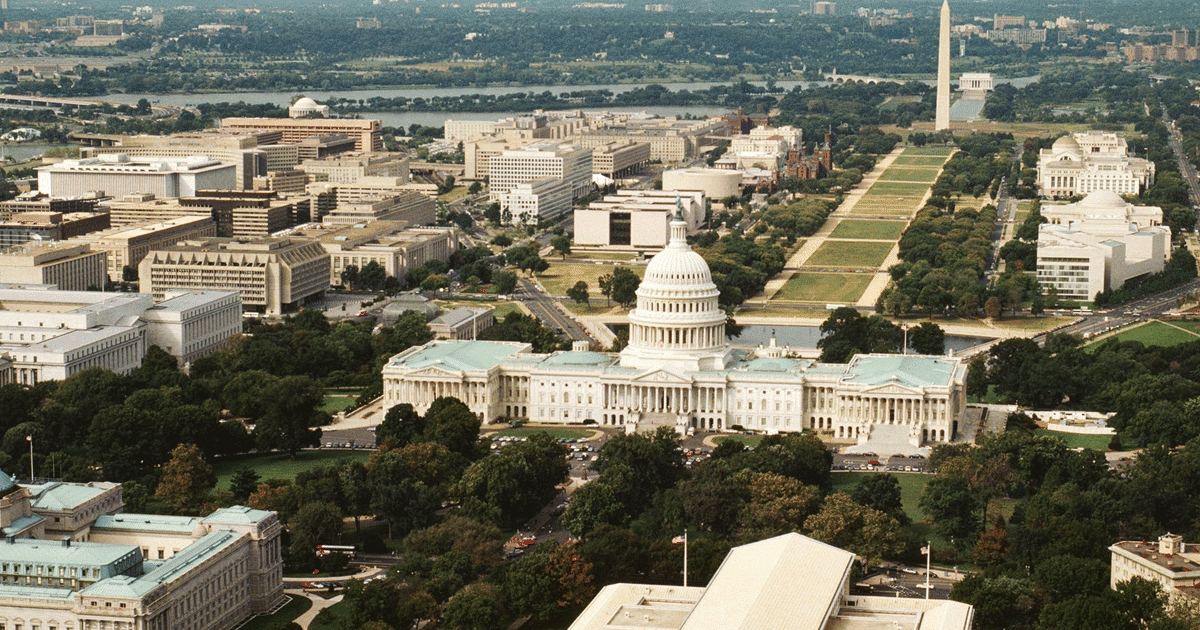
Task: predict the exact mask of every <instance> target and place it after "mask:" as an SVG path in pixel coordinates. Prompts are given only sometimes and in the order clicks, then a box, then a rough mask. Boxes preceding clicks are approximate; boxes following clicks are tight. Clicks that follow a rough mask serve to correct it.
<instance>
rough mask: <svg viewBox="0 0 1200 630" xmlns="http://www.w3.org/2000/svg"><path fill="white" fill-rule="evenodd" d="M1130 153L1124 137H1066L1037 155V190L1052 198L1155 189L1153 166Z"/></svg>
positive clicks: (1107, 134) (1090, 133) (1095, 134)
mask: <svg viewBox="0 0 1200 630" xmlns="http://www.w3.org/2000/svg"><path fill="white" fill-rule="evenodd" d="M1128 152H1129V145H1128V143H1126V141H1125V137H1124V136H1122V135H1121V134H1118V133H1114V132H1111V131H1085V132H1082V133H1076V134H1071V135H1066V136H1063V137H1061V138H1059V139H1058V140H1055V141H1054V145H1053V146H1051V147H1050V148H1049V149H1042V150H1041V151H1040V152H1039V153H1038V167H1037V170H1038V188H1039V189H1040V190H1041V194H1042V196H1043V197H1049V198H1062V197H1072V196H1075V195H1086V194H1088V193H1091V192H1095V191H1098V190H1107V191H1109V192H1114V193H1117V194H1119V195H1136V194H1139V193H1141V192H1142V191H1144V190H1146V189H1147V188H1149V187H1150V186H1153V185H1154V162H1151V161H1149V160H1145V159H1142V158H1138V157H1131V156H1129V155H1128Z"/></svg>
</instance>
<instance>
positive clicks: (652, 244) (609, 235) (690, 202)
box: [574, 190, 706, 251]
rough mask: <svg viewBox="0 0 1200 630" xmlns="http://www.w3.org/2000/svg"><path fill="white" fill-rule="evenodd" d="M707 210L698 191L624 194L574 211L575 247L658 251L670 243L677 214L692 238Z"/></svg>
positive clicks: (621, 192) (646, 191)
mask: <svg viewBox="0 0 1200 630" xmlns="http://www.w3.org/2000/svg"><path fill="white" fill-rule="evenodd" d="M705 208H706V203H705V199H704V193H703V192H700V191H696V190H692V191H675V190H621V191H618V192H617V193H616V194H613V195H607V196H605V197H604V199H602V200H600V201H594V202H592V203H591V204H589V205H588V207H587V208H580V209H578V210H576V211H575V236H574V239H575V247H578V248H586V247H600V248H628V249H635V250H639V251H657V250H660V249H662V248H663V247H665V246H666V244H667V242H668V240H669V239H670V236H671V220H672V219H673V218H674V216H675V214H676V211H677V210H678V211H679V216H681V217H682V218H683V221H684V223H686V224H687V234H688V235H692V234H695V233H696V231H697V230H699V228H700V224H701V222H703V221H704V214H705Z"/></svg>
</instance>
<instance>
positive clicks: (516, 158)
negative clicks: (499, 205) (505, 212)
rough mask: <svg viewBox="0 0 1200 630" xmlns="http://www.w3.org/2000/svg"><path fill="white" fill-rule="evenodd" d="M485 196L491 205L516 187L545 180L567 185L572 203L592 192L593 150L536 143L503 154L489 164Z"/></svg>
mask: <svg viewBox="0 0 1200 630" xmlns="http://www.w3.org/2000/svg"><path fill="white" fill-rule="evenodd" d="M488 172H489V180H488V192H489V194H490V196H491V199H492V201H500V202H503V199H504V195H505V194H507V193H508V192H509V191H510V190H512V189H513V188H514V187H516V186H517V184H524V183H527V182H532V181H534V180H537V179H542V178H544V177H554V178H558V179H561V180H563V181H565V182H567V185H568V186H569V187H570V189H571V197H572V199H578V198H579V197H582V196H584V195H586V194H588V192H590V191H591V189H592V150H591V149H590V148H589V149H584V148H580V147H578V146H576V145H571V144H559V143H557V142H535V143H532V144H528V145H526V146H524V147H522V148H520V149H518V150H515V151H503V152H501V153H500V154H499V155H496V156H493V157H492V158H491V159H490V160H489V161H488Z"/></svg>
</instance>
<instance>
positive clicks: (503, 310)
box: [435, 300, 521, 319]
mask: <svg viewBox="0 0 1200 630" xmlns="http://www.w3.org/2000/svg"><path fill="white" fill-rule="evenodd" d="M435 303H436V304H437V305H438V306H440V307H441V309H442V310H443V311H449V310H453V309H456V308H458V307H460V306H469V307H471V308H482V307H485V306H488V307H491V308H492V316H493V317H495V318H496V319H503V318H504V316H505V315H508V314H509V313H511V312H513V311H519V310H521V307H520V306H517V303H516V302H500V301H489V300H481V301H478V302H476V301H473V300H435Z"/></svg>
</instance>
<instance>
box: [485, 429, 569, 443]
mask: <svg viewBox="0 0 1200 630" xmlns="http://www.w3.org/2000/svg"><path fill="white" fill-rule="evenodd" d="M538 433H548V434H550V437H552V438H554V439H559V438H566V439H568V440H569V439H576V440H578V439H582V438H586V437H587V436H589V435H591V434H592V432H591V431H587V430H584V429H560V428H557V427H519V428H516V429H504V430H503V431H497V432H495V433H493V434H492V437H500V436H502V435H513V436H517V437H529V436H531V435H536V434H538Z"/></svg>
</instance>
